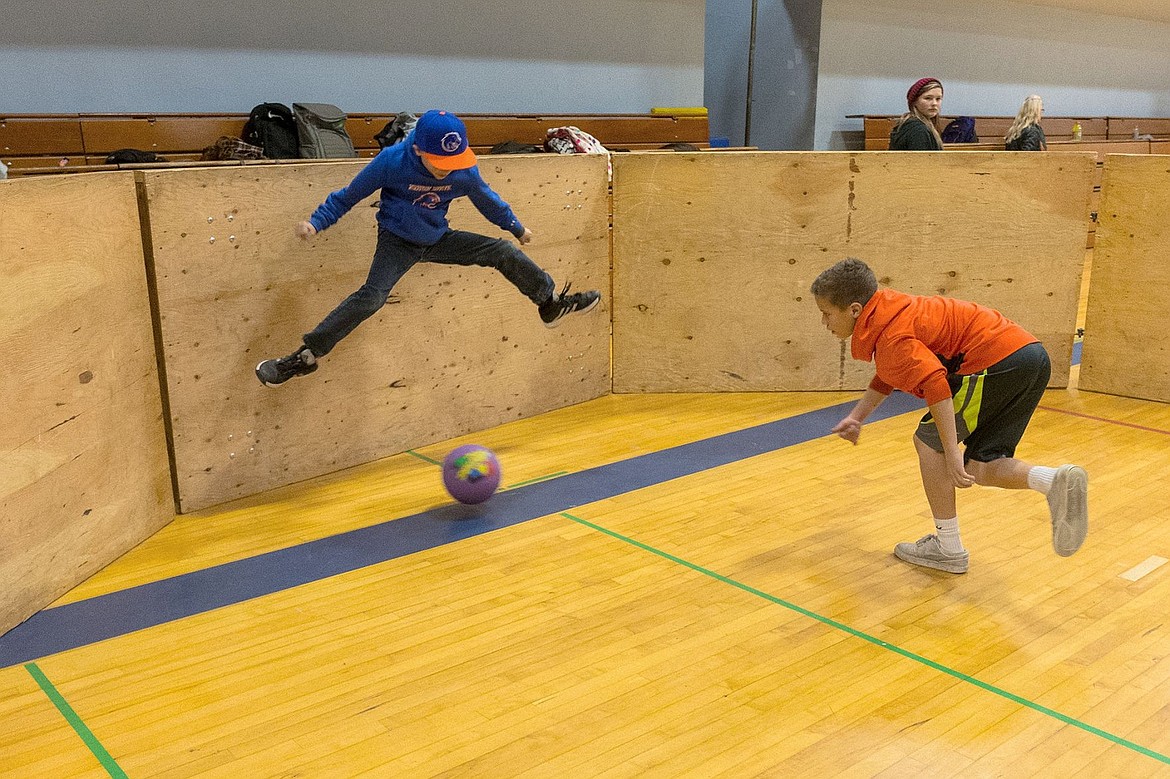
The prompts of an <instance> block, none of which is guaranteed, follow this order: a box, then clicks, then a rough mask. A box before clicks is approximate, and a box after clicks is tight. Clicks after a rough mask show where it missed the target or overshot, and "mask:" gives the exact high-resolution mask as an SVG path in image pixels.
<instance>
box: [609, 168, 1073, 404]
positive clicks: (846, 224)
mask: <svg viewBox="0 0 1170 779" xmlns="http://www.w3.org/2000/svg"><path fill="white" fill-rule="evenodd" d="M1092 175H1093V158H1092V156H1091V155H1086V154H1047V155H1003V154H997V153H979V152H969V153H965V154H962V155H955V154H948V153H945V152H944V153H939V154H930V153H922V154H900V153H882V152H869V153H859V152H852V153H834V152H821V153H815V152H727V153H723V154H719V155H711V154H701V153H699V154H674V155H661V154H657V155H648V154H647V155H639V154H632V155H621V156H619V157H618V158H616V159H615V161H614V317H613V318H614V391H615V392H706V391H736V390H823V389H849V388H860V387H862V386H864V384H865V383H866V382H867V381H868V377H869V376H870V375H871V372H872V366H867V365H865V364H862V363H858V362H855V361H853V360H851V359H849V358H848V354H847V352H846V351H845V350H844V349H843V347H842V346H841V344H840V343H839V342H838V341H837V340H836V339H835V338H833V336H831V335H830V334H829V333H828V332H827V331H826V330H825V329H824V328H823V327H822V325H821V323H820V316H819V313H818V312H817V309H816V306H815V304H814V303H813V301H812V299H811V297H810V296H809V294H808V288H809V285H810V284H811V283H812V281H813V279H814V278H815V277H816V276H817V274H818V273H820V271H821V270H823V269H824V268H826V267H828V266H829V265H831V264H832V263H834V262H836V261H837V260H839V259H842V258H844V257H847V256H856V257H860V258H862V259H864V260H865V261H866V262H868V263H869V264H870V265H871V267H873V268H874V270H875V272H876V273H877V274H878V277H879V279H880V280H881V281H882V283H883V284H887V285H889V286H892V287H894V288H896V289H900V290H903V291H906V292H912V293H917V294H945V295H949V296H953V297H959V298H967V299H971V300H975V301H977V302H980V303H983V304H986V305H991V306H994V307H996V308H999V309H1000V310H1002V311H1003V312H1004V313H1005V314H1006V315H1008V316H1009V317H1011V318H1013V319H1015V320H1016V321H1018V322H1020V323H1021V324H1022V325H1024V326H1025V327H1026V328H1028V329H1029V330H1031V331H1032V332H1033V333H1034V334H1035V335H1036V336H1037V337H1038V338H1040V339H1041V340H1043V341H1044V343H1045V346H1046V347H1047V348H1048V350H1049V352H1050V353H1051V355H1052V360H1053V366H1054V370H1053V385H1054V386H1061V385H1063V384H1064V383H1066V382H1067V378H1068V371H1069V362H1070V358H1071V352H1072V339H1073V331H1074V329H1075V321H1076V307H1077V299H1078V298H1077V296H1078V294H1079V289H1080V278H1081V269H1082V267H1083V261H1084V245H1085V238H1086V234H1087V231H1088V228H1089V221H1088V214H1089V209H1088V202H1089V197H1090V195H1091V194H1092Z"/></svg>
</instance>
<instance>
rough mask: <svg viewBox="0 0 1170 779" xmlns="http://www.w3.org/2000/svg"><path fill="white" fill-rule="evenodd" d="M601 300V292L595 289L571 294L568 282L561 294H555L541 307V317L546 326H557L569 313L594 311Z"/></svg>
mask: <svg viewBox="0 0 1170 779" xmlns="http://www.w3.org/2000/svg"><path fill="white" fill-rule="evenodd" d="M599 300H601V293H600V292H598V291H597V290H595V289H591V290H589V291H588V292H574V293H573V294H572V295H570V294H569V285H568V284H566V285H565V288H564V289H562V290H561V291H560V294H557V295H553V296H552V297H551V298H549V299H548V302H547V303H545V304H544V305H542V306H541V307H540V318H541V319H542V320H544V326H545V327H556V326H557V325H558V324H560V322H561V319H562V318H564V317H566V316H568V315H569V314H584V313H585V312H586V311H592V310H593V308H594V306H596V305H597V301H599Z"/></svg>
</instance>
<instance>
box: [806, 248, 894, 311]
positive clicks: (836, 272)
mask: <svg viewBox="0 0 1170 779" xmlns="http://www.w3.org/2000/svg"><path fill="white" fill-rule="evenodd" d="M877 288H878V283H877V277H876V276H874V275H873V271H872V270H870V269H869V266H868V265H866V264H865V263H864V262H862V261H861V260H859V259H857V258H856V257H847V258H845V259H844V260H841V261H840V262H839V263H837V264H836V265H834V266H833V267H831V268H826V269H825V270H823V271H821V275H819V276H817V278H816V281H814V282H813V283H812V290H811V291H812V293H813V295H814V296H815V297H818V298H821V299H822V300H827V301H829V303H830V304H832V305H833V306H835V307H837V308H842V309H843V308H849V306H850V304H852V303H860V304H861V305H863V306H864V305H865V304H866V303H868V302H869V299H870V298H871V297H873V294H874V293H875V292H877Z"/></svg>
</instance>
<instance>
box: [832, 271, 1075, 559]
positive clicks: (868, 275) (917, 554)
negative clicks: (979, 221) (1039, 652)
mask: <svg viewBox="0 0 1170 779" xmlns="http://www.w3.org/2000/svg"><path fill="white" fill-rule="evenodd" d="M812 294H813V296H814V297H815V298H816V303H817V308H819V309H820V311H821V316H822V321H823V322H824V324H825V326H826V327H827V328H828V329H829V331H830V332H832V333H833V335H835V336H837V337H838V338H840V339H842V340H844V339H846V338H852V349H851V351H852V353H853V357H854V359H857V360H865V361H866V362H868V361H870V360H873V362H874V365H875V367H876V374H877V375H876V376H874V378H873V380H872V381H871V382H870V384H869V388H868V389H866V391H865V394H864V395H862V397H861V400H859V401H858V402H857V405H856V406H854V408H853V410H852V411H851V412H849V415H848V416H847V417H845V418H844V419H842V420H841V421H840V422H838V423H837V424H836V425H835V426H834V427H833V432H834V433H836V434H837V435H839V436H840V437H841V438H844V439H845V440H847V441H851V442H852V443H854V444H856V443H857V439H858V437H859V436H860V435H861V425H862V423H863V422H865V420H866V418H867V417H868V416H869V415H870V414H871V413H873V411H874V409H876V408H877V407H878V406H879V405H881V403H882V401H883V400H885V399H886V397H887V396H888V395H889V394H890V392H892V391H893V390H895V389H900V390H903V391H904V392H909V393H911V394H913V395H915V396H917V397H920V398H925V399H926V402H927V404H928V405H929V407H930V413H928V414H927V415H926V416H925V417H923V418H922V421H921V422H920V423H919V424H918V431H917V432H916V433H915V435H914V448H915V449H917V450H918V463H919V467H920V469H921V471H922V485H923V487H924V488H925V490H926V500H927V502H928V503H929V504H930V509H931V511H932V512H933V513H934V527H935V530H936V531H937V532H936V533H931V534H930V535H927V536H923V537H922V538H920V539H919V540H918V541H916V542H915V543H901V544H898V545H897V546H895V547H894V554H895V555H897V556H898V557H899V558H901V559H903V560H905V561H906V562H908V563H913V564H915V565H921V566H925V567H927V568H937V569H938V570H940V571H949V572H950V573H965V572H966V571H967V563H968V554H967V550H966V549H964V548H963V542H962V540H961V539H960V538H959V518H958V512H957V511H956V509H955V488H956V487H960V488H964V487H970V486H971V485H972V484H982V485H985V486H989V487H1002V488H1004V489H1026V488H1031V489H1034V490H1036V491H1037V492H1041V493H1043V494H1044V495H1047V496H1048V508H1049V511H1050V513H1051V515H1052V546H1053V548H1054V549H1055V550H1056V553H1057V554H1058V555H1061V556H1062V557H1068V556H1069V555H1071V554H1073V553H1074V552H1076V551H1077V550H1078V549H1080V547H1081V544H1082V543H1084V540H1085V535H1086V534H1087V533H1088V530H1089V518H1088V494H1087V493H1088V477H1087V475H1086V474H1085V471H1084V469H1082V468H1080V467H1078V466H1076V465H1062V466H1060V467H1059V468H1046V467H1044V466H1040V465H1035V466H1033V465H1029V464H1028V463H1026V462H1023V461H1021V460H1017V459H1015V452H1016V444H1018V443H1019V441H1020V438H1021V437H1022V436H1023V434H1024V428H1026V427H1027V426H1028V421H1029V420H1030V419H1031V418H1032V412H1033V411H1035V409H1036V406H1037V405H1038V404H1039V402H1040V398H1041V396H1042V395H1043V394H1044V388H1045V387H1046V386H1047V385H1048V376H1049V373H1050V370H1051V365H1050V363H1049V361H1048V353H1047V352H1046V351H1045V350H1044V347H1043V346H1042V345H1041V344H1040V343H1039V341H1037V340H1036V339H1035V338H1034V337H1033V336H1032V335H1031V334H1029V333H1028V332H1027V331H1026V330H1024V329H1023V328H1022V327H1020V326H1019V325H1017V324H1016V323H1015V322H1012V321H1010V320H1008V319H1006V318H1005V317H1004V316H1003V315H1002V314H1000V313H999V312H998V311H995V310H993V309H990V308H985V307H983V306H980V305H977V304H975V303H968V302H965V301H961V300H953V299H951V298H943V297H922V296H919V295H907V294H904V293H901V292H895V291H894V290H891V289H883V290H878V284H877V279H876V278H875V276H874V274H873V271H871V270H870V269H869V266H867V265H866V264H865V263H864V262H862V261H861V260H857V259H853V258H850V259H846V260H842V261H841V262H839V263H837V264H836V265H834V266H833V267H831V268H829V269H828V270H826V271H824V272H823V273H821V275H819V276H817V278H816V281H814V282H813V285H812ZM960 443H963V444H965V447H966V449H965V451H963V452H960V451H959V444H960Z"/></svg>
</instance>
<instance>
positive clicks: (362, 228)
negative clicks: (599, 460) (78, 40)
mask: <svg viewBox="0 0 1170 779" xmlns="http://www.w3.org/2000/svg"><path fill="white" fill-rule="evenodd" d="M361 165H362V163H339V164H314V165H288V166H272V167H267V166H265V167H263V168H261V167H246V168H228V169H224V168H221V169H215V170H185V171H165V172H157V173H156V172H152V173H147V174H143V176H144V182H145V188H146V191H147V193H148V198H149V204H150V229H151V235H152V253H153V258H154V267H155V274H156V277H157V279H158V294H159V301H160V312H161V317H160V318H161V330H162V339H163V348H164V353H165V363H166V378H167V387H168V395H169V401H170V414H171V426H172V430H173V441H174V450H175V460H176V472H177V481H178V488H179V495H180V501H181V508H182V510H183V511H191V510H194V509H197V508H201V507H204V506H208V505H211V504H214V503H218V502H221V501H225V500H228V499H231V498H235V497H238V496H242V495H248V494H252V493H255V492H258V491H261V490H264V489H267V488H270V487H274V486H278V485H282V484H288V483H291V482H295V481H298V480H301V479H305V478H308V477H311V476H315V475H319V474H323V473H328V472H330V471H333V470H337V469H340V468H344V467H348V466H351V465H355V464H358V463H363V462H368V461H371V460H374V459H377V458H379V457H383V456H386V455H390V454H394V453H397V452H401V451H404V450H406V449H409V448H412V447H415V446H420V445H423V444H426V443H431V442H434V441H438V440H443V439H446V438H450V437H453V436H456V435H460V434H463V433H467V432H470V431H474V430H479V429H483V428H487V427H491V426H493V425H497V424H500V423H502V422H505V421H507V420H510V419H516V418H520V417H525V416H530V415H533V414H538V413H542V412H544V411H548V410H551V409H554V408H559V407H562V406H566V405H571V404H574V403H579V402H581V401H584V400H588V399H590V398H594V397H598V396H600V395H604V394H606V393H607V392H608V391H609V388H610V375H609V335H610V331H609V317H608V300H606V301H604V302H603V304H602V306H601V307H599V309H598V310H596V311H595V312H591V313H590V314H589V315H586V316H583V317H574V318H569V319H567V320H565V321H564V322H563V324H562V325H561V326H560V327H559V328H557V329H548V328H546V327H544V325H543V323H542V322H541V321H540V318H539V316H538V315H537V311H536V308H535V306H534V305H533V304H532V303H530V302H529V301H528V299H527V298H525V297H524V296H523V295H521V294H520V293H519V292H518V291H517V290H516V289H515V288H514V287H512V286H511V285H510V284H509V283H508V282H507V281H506V280H505V279H504V278H503V277H502V276H501V275H500V274H498V273H497V272H495V271H492V270H487V269H483V268H454V267H445V266H437V265H428V264H420V265H416V266H415V268H413V269H412V270H411V271H410V272H409V273H408V274H407V275H406V277H404V278H403V280H402V281H401V282H399V285H398V286H397V287H396V289H395V290H394V294H393V296H392V297H391V301H390V303H389V304H388V305H386V306H385V307H384V308H383V309H382V310H381V311H379V312H378V313H377V314H376V315H375V316H374V317H372V318H371V319H369V320H367V321H366V322H365V323H363V324H362V325H361V326H360V327H359V328H358V329H357V330H356V331H355V332H354V333H353V334H351V335H350V336H349V337H348V338H347V339H345V340H344V341H342V342H341V343H340V344H339V345H338V347H337V348H336V349H335V350H334V351H333V353H331V354H330V355H329V356H328V357H326V358H325V359H324V360H323V361H322V367H321V368H320V369H319V370H318V371H317V372H316V373H315V374H313V375H311V376H307V377H303V378H299V379H294V380H293V381H290V382H289V383H287V384H285V385H283V386H281V387H280V388H268V387H264V386H262V385H261V384H260V383H259V382H258V381H257V380H256V378H255V375H254V373H253V370H254V368H255V365H256V363H257V362H259V361H260V360H261V359H264V358H266V357H276V356H282V355H284V354H287V353H289V352H290V351H292V350H293V349H294V348H295V347H296V346H297V345H298V344H299V343H300V338H301V335H302V334H303V333H304V332H306V331H308V330H310V329H311V328H312V327H314V326H315V325H316V324H317V322H318V321H320V319H321V318H323V317H324V316H325V315H326V314H327V313H328V312H329V311H330V310H331V309H332V308H333V307H334V306H335V305H336V304H337V303H339V302H340V301H341V300H342V299H343V298H344V297H345V296H346V295H348V294H350V293H351V292H353V291H354V290H356V289H357V288H358V287H359V286H360V285H361V284H362V282H363V281H364V280H365V276H366V273H367V271H368V269H369V264H370V260H371V258H372V256H373V249H374V243H375V239H376V228H375V220H374V215H375V209H373V208H371V207H370V206H371V204H372V199H371V201H370V202H367V203H362V204H360V205H358V206H357V207H356V208H354V209H353V211H352V212H351V213H350V214H348V215H347V216H346V217H345V218H343V219H342V220H341V221H340V222H339V223H338V224H337V225H335V226H334V227H332V228H330V229H329V230H327V231H325V232H324V233H322V234H321V235H319V236H317V237H316V238H314V239H313V240H312V241H311V242H309V243H303V242H301V241H299V240H298V239H296V238H295V237H294V235H293V225H294V224H295V223H296V222H297V221H300V220H302V219H305V218H307V217H308V215H309V214H310V213H311V212H312V210H313V208H315V207H316V206H317V205H318V204H319V203H320V202H321V201H322V200H323V199H324V198H325V196H326V195H328V193H329V192H330V191H332V190H334V189H337V188H339V187H341V186H344V185H345V184H347V183H348V182H349V181H350V179H352V177H353V176H354V175H355V174H356V173H357V172H358V170H360V168H361ZM480 170H481V173H482V174H483V176H484V178H485V179H486V180H487V181H488V183H489V184H490V185H491V186H493V187H494V188H495V189H496V191H497V192H499V193H500V195H501V196H502V197H503V198H504V199H505V200H506V201H508V202H509V203H510V204H511V206H512V207H513V210H514V211H515V212H516V214H517V215H518V217H519V218H520V220H521V221H522V222H523V223H524V224H525V225H526V226H528V227H529V228H530V229H531V230H533V232H534V233H535V239H534V241H533V242H532V243H531V244H529V245H528V246H527V247H525V252H526V253H528V254H529V256H530V257H532V258H533V259H534V260H535V261H536V262H537V263H538V264H539V265H541V266H542V267H544V268H545V269H546V270H548V271H549V272H550V273H551V274H552V275H553V278H554V279H555V281H556V282H557V283H558V285H559V284H561V283H563V282H564V281H566V280H571V281H572V282H573V284H574V287H575V288H578V289H590V288H599V289H602V290H603V291H604V292H605V293H606V298H608V270H609V244H608V183H607V160H606V158H604V157H586V156H579V157H552V156H548V157H535V156H534V157H516V158H498V157H497V158H484V160H483V161H482V163H481V165H480ZM451 223H452V226H454V227H457V228H462V229H470V230H475V231H477V232H482V233H484V234H486V235H491V236H501V237H505V238H508V239H509V240H510V239H511V238H510V236H509V235H508V234H507V233H504V232H502V231H500V230H499V228H497V227H495V226H494V225H492V224H490V223H488V222H487V221H486V220H484V219H483V218H482V217H481V216H480V215H479V214H478V212H476V211H475V209H474V208H473V207H472V206H471V205H470V204H469V203H468V202H467V201H466V200H461V201H458V202H457V203H456V204H455V205H453V207H452V209H451ZM213 238H214V241H213V240H212V239H213Z"/></svg>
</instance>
